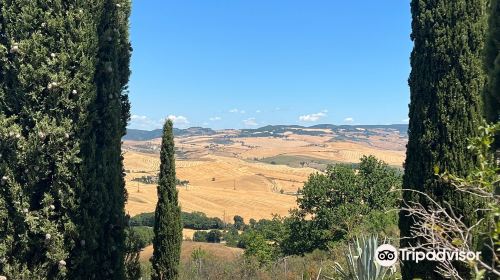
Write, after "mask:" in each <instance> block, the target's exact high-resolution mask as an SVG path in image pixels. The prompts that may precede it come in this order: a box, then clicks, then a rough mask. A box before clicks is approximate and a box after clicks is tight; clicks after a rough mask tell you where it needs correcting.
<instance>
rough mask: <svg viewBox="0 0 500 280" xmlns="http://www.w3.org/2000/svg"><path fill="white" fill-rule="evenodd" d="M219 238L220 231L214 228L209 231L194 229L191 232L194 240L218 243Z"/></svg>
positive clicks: (220, 236)
mask: <svg viewBox="0 0 500 280" xmlns="http://www.w3.org/2000/svg"><path fill="white" fill-rule="evenodd" d="M221 239H222V232H221V231H220V230H215V229H213V230H211V231H195V232H194V234H193V241H195V242H208V243H220V242H221Z"/></svg>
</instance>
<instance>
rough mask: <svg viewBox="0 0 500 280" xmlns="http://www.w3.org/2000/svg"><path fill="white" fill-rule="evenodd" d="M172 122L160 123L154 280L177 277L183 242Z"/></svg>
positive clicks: (153, 260)
mask: <svg viewBox="0 0 500 280" xmlns="http://www.w3.org/2000/svg"><path fill="white" fill-rule="evenodd" d="M172 126H173V124H172V121H171V120H167V121H166V122H165V125H164V126H163V138H162V144H161V152H160V160H161V164H160V175H159V182H158V203H157V204H156V211H155V225H154V233H155V236H154V239H153V248H154V251H153V259H152V262H153V270H154V276H153V279H160V280H164V279H169V280H171V279H178V270H179V268H178V267H179V259H180V251H181V242H182V224H181V209H180V207H179V203H178V199H177V189H176V183H175V181H176V180H175V159H174V135H173V131H172V129H173V128H172Z"/></svg>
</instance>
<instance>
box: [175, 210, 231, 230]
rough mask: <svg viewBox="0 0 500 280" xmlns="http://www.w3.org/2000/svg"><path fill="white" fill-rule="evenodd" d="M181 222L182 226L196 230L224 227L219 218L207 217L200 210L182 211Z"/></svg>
mask: <svg viewBox="0 0 500 280" xmlns="http://www.w3.org/2000/svg"><path fill="white" fill-rule="evenodd" d="M182 223H183V226H184V228H189V229H196V230H207V229H223V228H224V222H223V221H222V220H221V219H219V218H217V217H207V216H206V215H205V213H202V212H192V213H186V212H182Z"/></svg>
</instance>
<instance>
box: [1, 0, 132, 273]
mask: <svg viewBox="0 0 500 280" xmlns="http://www.w3.org/2000/svg"><path fill="white" fill-rule="evenodd" d="M129 14H130V2H129V1H128V0H123V1H117V0H94V1H76V0H75V1H66V0H53V1H50V3H48V2H43V1H28V0H0V61H1V63H0V275H3V276H7V277H8V279H123V277H124V267H123V262H124V253H125V252H124V250H125V246H124V237H125V236H124V229H125V215H124V203H125V200H126V192H125V183H124V174H123V157H122V155H121V137H122V136H123V135H124V134H125V127H126V123H127V121H128V118H129V109H130V105H129V103H128V97H127V92H126V84H127V81H128V78H129V74H130V71H129V60H130V51H131V48H130V43H129V39H128V17H129Z"/></svg>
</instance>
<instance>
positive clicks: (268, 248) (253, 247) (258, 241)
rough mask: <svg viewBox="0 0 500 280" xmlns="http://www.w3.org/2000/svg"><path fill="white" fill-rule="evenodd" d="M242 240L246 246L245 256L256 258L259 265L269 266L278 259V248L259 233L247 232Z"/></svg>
mask: <svg viewBox="0 0 500 280" xmlns="http://www.w3.org/2000/svg"><path fill="white" fill-rule="evenodd" d="M242 239H243V240H244V241H243V242H244V244H245V256H252V257H255V258H256V259H257V260H258V261H259V263H261V264H267V263H270V262H271V261H273V260H274V259H276V256H277V253H278V252H277V248H276V246H273V245H272V244H269V242H268V241H267V240H266V239H265V238H264V236H262V235H261V234H260V233H258V232H257V231H253V230H251V231H249V232H246V233H245V234H244V235H243V236H242Z"/></svg>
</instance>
